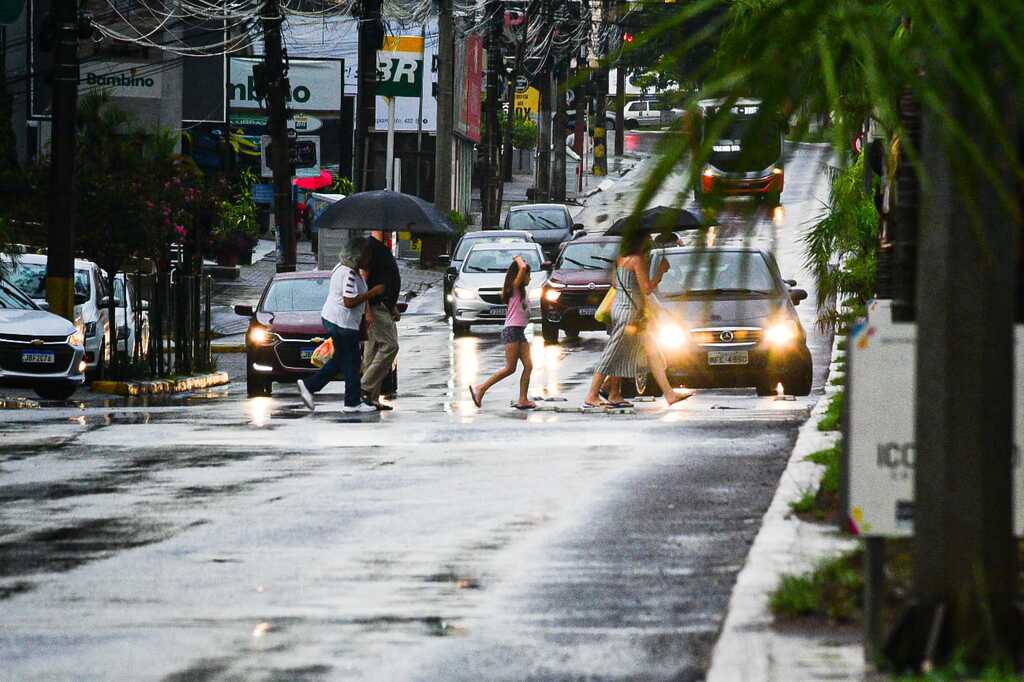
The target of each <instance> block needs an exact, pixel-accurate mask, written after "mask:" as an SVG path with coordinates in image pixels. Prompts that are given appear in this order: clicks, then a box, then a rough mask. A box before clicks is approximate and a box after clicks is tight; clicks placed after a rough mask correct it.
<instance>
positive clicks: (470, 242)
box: [454, 235, 526, 260]
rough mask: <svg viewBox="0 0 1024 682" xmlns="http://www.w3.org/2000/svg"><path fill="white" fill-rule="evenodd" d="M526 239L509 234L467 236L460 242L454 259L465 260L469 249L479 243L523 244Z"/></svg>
mask: <svg viewBox="0 0 1024 682" xmlns="http://www.w3.org/2000/svg"><path fill="white" fill-rule="evenodd" d="M525 241H526V239H525V238H523V237H510V236H508V235H504V236H497V237H472V238H470V237H467V238H465V239H463V240H462V241H461V242H459V248H458V250H457V251H456V252H455V258H454V260H465V259H466V254H467V253H469V250H470V249H471V248H473V247H474V246H476V245H477V244H521V243H522V242H525Z"/></svg>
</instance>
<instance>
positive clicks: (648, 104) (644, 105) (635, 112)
mask: <svg viewBox="0 0 1024 682" xmlns="http://www.w3.org/2000/svg"><path fill="white" fill-rule="evenodd" d="M682 115H683V110H682V109H665V108H663V107H662V105H661V104H660V103H659V102H657V101H651V100H642V99H641V100H635V101H633V102H627V103H626V106H625V107H623V109H622V118H623V120H624V121H625V123H624V125H625V127H626V129H627V130H632V129H634V128H639V127H640V126H653V125H662V124H663V123H671V122H673V121H675V120H676V119H678V118H679V117H680V116H682Z"/></svg>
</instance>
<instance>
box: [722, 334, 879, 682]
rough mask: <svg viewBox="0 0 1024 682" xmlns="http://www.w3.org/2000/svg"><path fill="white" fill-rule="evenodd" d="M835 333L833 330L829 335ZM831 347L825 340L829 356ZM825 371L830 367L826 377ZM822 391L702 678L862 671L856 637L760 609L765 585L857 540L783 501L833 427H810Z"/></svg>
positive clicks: (833, 675)
mask: <svg viewBox="0 0 1024 682" xmlns="http://www.w3.org/2000/svg"><path fill="white" fill-rule="evenodd" d="M837 338H838V337H837ZM838 354H839V351H838V350H837V342H836V341H834V342H833V347H832V357H833V363H834V362H835V358H836V356H837V355H838ZM831 377H832V373H831V372H830V373H829V375H828V378H827V379H826V385H827V381H828V380H830V379H831ZM829 397H830V394H829V393H828V392H826V395H824V396H822V397H821V398H819V399H818V402H817V404H815V406H814V409H813V410H812V411H811V416H810V419H808V420H807V421H806V422H805V423H804V425H803V426H801V427H800V433H799V435H798V436H797V440H796V444H795V445H794V447H793V452H792V454H791V455H790V458H789V462H788V463H787V465H786V470H785V471H784V472H783V474H782V477H781V479H780V480H779V487H778V489H777V490H776V491H775V495H774V497H773V498H772V501H771V504H770V505H769V507H768V511H766V512H765V515H764V518H763V519H762V523H761V529H760V531H758V533H757V537H756V538H755V540H754V543H753V545H752V546H751V548H750V553H749V554H748V555H747V560H746V562H745V563H744V565H743V569H742V570H741V571H740V573H739V575H738V576H737V578H736V585H735V587H733V591H732V596H731V597H730V599H729V608H728V611H727V612H726V617H725V622H724V623H723V625H722V630H721V633H720V635H719V637H718V641H717V642H716V643H715V648H714V650H713V651H712V654H711V665H710V667H709V669H708V674H707V677H706V678H705V679H706V680H707V682H747V681H750V682H767V681H769V680H778V681H779V682H783V681H785V682H790V681H791V680H819V679H830V680H861V679H864V677H865V675H866V667H865V664H864V651H863V646H862V645H861V643H860V642H859V641H857V642H855V643H851V642H848V641H837V640H839V639H840V638H837V637H836V636H835V634H834V633H830V632H829V631H827V630H826V631H816V632H807V631H804V632H802V633H798V632H784V631H782V630H780V629H777V628H775V627H774V623H775V618H774V616H773V615H772V613H771V611H770V610H769V608H768V603H769V600H770V598H771V593H772V591H773V590H774V589H775V588H776V586H777V585H778V584H779V581H780V580H781V578H782V576H784V575H792V574H795V573H800V572H803V571H804V570H809V569H811V568H813V567H814V566H815V565H817V564H818V563H819V562H820V561H821V560H822V559H823V558H825V557H828V556H834V555H836V554H839V553H841V552H844V551H848V550H851V549H853V548H855V547H857V544H858V543H857V540H855V539H851V538H848V537H846V536H843V535H841V534H840V533H839V532H838V530H837V529H836V527H835V526H834V525H823V524H815V523H808V522H806V521H801V520H800V519H798V518H797V517H796V516H794V515H792V513H791V512H790V508H789V505H790V502H793V501H795V500H797V499H799V498H800V496H801V495H802V494H803V492H804V491H805V490H807V489H809V488H811V487H814V486H817V485H818V483H819V482H820V480H821V476H822V474H823V473H824V467H823V466H820V465H818V464H814V463H812V462H807V461H805V458H806V457H807V455H809V454H811V453H812V452H815V451H817V450H820V449H822V448H827V447H830V446H832V445H833V444H834V443H835V442H836V441H837V440H839V439H840V438H841V435H840V434H839V432H821V431H818V417H820V416H821V415H822V414H823V413H824V412H825V410H826V409H827V408H828V402H829V401H828V398H829Z"/></svg>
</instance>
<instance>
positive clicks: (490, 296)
mask: <svg viewBox="0 0 1024 682" xmlns="http://www.w3.org/2000/svg"><path fill="white" fill-rule="evenodd" d="M480 300H481V301H483V302H485V303H491V304H493V305H504V304H503V303H502V302H501V290H499V289H481V290H480Z"/></svg>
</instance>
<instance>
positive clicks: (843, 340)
mask: <svg viewBox="0 0 1024 682" xmlns="http://www.w3.org/2000/svg"><path fill="white" fill-rule="evenodd" d="M836 348H838V349H839V350H841V351H845V350H846V337H845V336H844V337H843V338H841V339H839V342H838V343H837V344H836Z"/></svg>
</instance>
